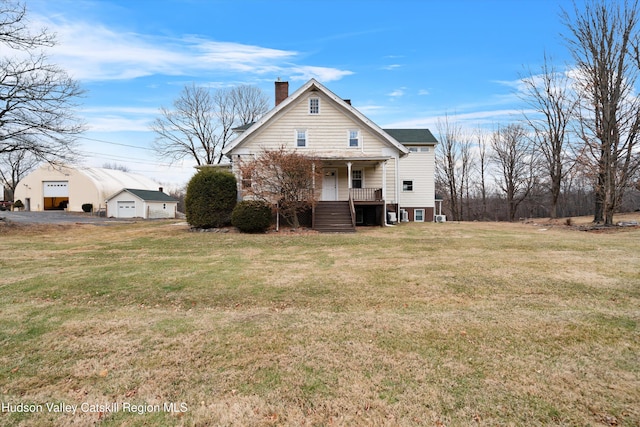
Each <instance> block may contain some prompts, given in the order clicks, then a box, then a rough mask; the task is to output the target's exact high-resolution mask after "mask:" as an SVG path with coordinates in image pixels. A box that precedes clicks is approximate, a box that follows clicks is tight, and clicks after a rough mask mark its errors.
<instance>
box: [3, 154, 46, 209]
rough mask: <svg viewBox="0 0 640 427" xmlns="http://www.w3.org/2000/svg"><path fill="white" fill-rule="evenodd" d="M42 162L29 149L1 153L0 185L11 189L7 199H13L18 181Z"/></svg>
mask: <svg viewBox="0 0 640 427" xmlns="http://www.w3.org/2000/svg"><path fill="white" fill-rule="evenodd" d="M39 162H40V160H39V159H38V158H36V157H35V156H34V155H32V154H31V153H30V152H29V151H27V150H21V151H12V152H9V153H4V154H1V155H0V185H4V187H5V188H7V189H9V190H10V191H11V194H10V196H11V197H6V196H5V197H6V198H7V199H11V200H13V195H14V194H15V192H16V188H17V187H18V182H20V180H21V179H22V178H24V177H25V176H26V175H27V174H28V173H29V172H31V171H32V170H33V169H34V168H35V167H36V166H37V165H38V163H39Z"/></svg>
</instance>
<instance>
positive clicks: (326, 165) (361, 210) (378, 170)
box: [314, 157, 393, 228]
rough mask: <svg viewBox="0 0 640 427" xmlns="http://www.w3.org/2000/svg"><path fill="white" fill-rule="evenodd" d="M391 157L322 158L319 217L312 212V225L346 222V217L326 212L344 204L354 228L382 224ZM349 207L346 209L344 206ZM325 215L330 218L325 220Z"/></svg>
mask: <svg viewBox="0 0 640 427" xmlns="http://www.w3.org/2000/svg"><path fill="white" fill-rule="evenodd" d="M389 160H391V158H390V157H375V158H373V157H366V158H365V157H361V158H339V159H338V158H324V159H322V164H321V166H320V167H321V168H322V173H321V176H322V182H321V183H320V184H321V188H320V189H321V191H320V203H319V207H318V208H317V209H318V216H322V218H316V212H314V228H317V227H316V224H319V223H324V222H329V221H330V220H331V219H332V218H334V219H335V221H336V222H338V221H341V222H346V220H347V218H345V217H344V216H342V218H341V219H340V220H338V215H337V214H336V213H333V212H329V211H328V210H329V206H331V208H332V209H340V208H339V207H340V205H343V206H345V207H344V208H342V209H344V210H345V211H346V210H347V209H348V211H349V214H350V215H349V218H348V219H349V221H350V223H351V225H352V227H353V228H355V227H356V226H360V225H372V226H373V225H379V226H380V225H384V221H385V210H386V208H385V206H386V203H387V194H386V193H387V188H388V187H387V181H388V174H389V173H390V172H391V175H393V173H392V171H390V170H389V169H390V166H389V163H391V164H393V163H392V162H388V161H389ZM316 185H317V184H316ZM347 207H348V208H347ZM324 217H327V218H329V219H326V218H324Z"/></svg>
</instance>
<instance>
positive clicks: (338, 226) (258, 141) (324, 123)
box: [223, 79, 437, 231]
mask: <svg viewBox="0 0 640 427" xmlns="http://www.w3.org/2000/svg"><path fill="white" fill-rule="evenodd" d="M275 100H276V105H275V108H273V109H272V110H271V111H269V112H268V113H267V114H266V115H264V116H263V117H262V118H261V119H260V120H259V121H257V122H255V123H253V124H251V125H248V126H245V127H243V128H240V129H239V130H238V131H239V132H240V135H239V136H238V137H237V138H236V139H235V140H234V141H233V142H232V143H231V144H230V145H228V146H227V147H226V148H225V149H224V150H223V153H224V154H225V155H226V156H227V157H228V158H229V159H230V160H231V163H232V170H233V171H234V173H236V174H238V175H239V174H240V171H239V168H237V167H236V166H237V164H239V162H240V161H241V160H243V159H251V158H254V157H256V156H259V155H260V153H262V152H263V151H264V150H270V149H273V150H277V149H279V148H280V147H283V146H284V147H285V148H287V149H291V150H298V151H300V152H303V153H308V154H309V155H311V156H313V157H314V158H316V159H319V160H320V161H321V164H322V180H321V181H322V182H321V183H317V185H320V186H321V189H319V191H318V193H319V194H320V202H318V203H317V205H316V207H315V209H314V212H313V221H312V222H313V226H314V228H316V229H318V230H320V231H348V229H351V230H354V229H355V225H385V224H389V223H396V222H399V221H433V218H434V203H435V201H434V200H435V186H434V172H435V171H434V166H435V156H434V148H435V145H436V144H437V141H436V139H435V138H434V136H433V135H432V134H431V132H430V131H429V130H428V129H382V128H380V127H379V126H378V125H376V124H375V123H373V122H372V121H371V120H369V119H368V118H367V117H366V116H364V115H363V114H362V113H361V112H359V111H358V110H357V109H355V108H354V107H353V106H352V105H351V102H350V101H349V100H345V99H342V98H340V97H338V96H337V95H336V94H334V93H333V92H331V91H330V90H329V89H327V88H326V87H325V86H323V85H322V84H320V83H319V82H318V81H316V80H315V79H311V80H309V81H308V82H307V83H305V84H304V85H303V86H302V87H300V88H299V89H298V90H296V91H295V92H294V93H293V94H291V95H289V84H288V82H280V81H278V82H276V83H275ZM238 178H239V179H238V182H239V183H240V182H242V177H241V176H238ZM240 187H241V186H240ZM239 193H240V194H241V193H242V188H239ZM340 209H343V210H344V211H347V212H348V214H347V215H348V222H349V223H350V225H349V226H348V227H345V226H344V225H345V224H344V223H345V222H347V221H345V219H344V218H343V217H341V216H340V215H337V214H336V213H335V212H334V213H331V212H332V211H336V210H340Z"/></svg>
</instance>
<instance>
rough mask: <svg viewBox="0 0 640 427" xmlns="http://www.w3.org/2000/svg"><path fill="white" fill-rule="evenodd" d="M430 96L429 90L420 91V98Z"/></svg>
mask: <svg viewBox="0 0 640 427" xmlns="http://www.w3.org/2000/svg"><path fill="white" fill-rule="evenodd" d="M429 94H430V92H429V91H428V90H427V89H420V90H419V91H418V95H420V96H424V95H429Z"/></svg>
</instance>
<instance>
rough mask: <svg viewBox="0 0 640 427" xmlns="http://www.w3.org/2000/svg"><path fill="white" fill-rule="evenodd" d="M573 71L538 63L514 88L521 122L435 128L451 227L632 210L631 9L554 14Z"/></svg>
mask: <svg viewBox="0 0 640 427" xmlns="http://www.w3.org/2000/svg"><path fill="white" fill-rule="evenodd" d="M561 17H562V20H563V24H564V26H565V28H566V34H563V37H564V40H565V42H566V46H567V49H568V50H569V52H570V53H571V57H572V61H573V62H572V63H571V64H569V66H568V67H567V68H566V70H563V71H561V70H559V69H558V68H557V67H556V66H555V65H554V64H553V63H552V61H551V60H550V59H549V58H547V57H546V56H545V57H544V62H543V65H542V66H541V69H540V70H538V71H537V72H531V71H529V72H528V73H527V75H526V76H525V77H523V78H522V79H521V84H522V87H521V90H520V96H521V98H522V100H523V102H524V104H525V105H526V107H527V109H526V112H525V113H523V116H522V119H521V120H520V121H517V122H514V123H509V124H507V125H496V126H495V128H494V129H492V130H491V131H486V130H467V129H463V127H462V126H461V125H460V124H459V123H456V121H455V119H450V118H449V117H445V118H444V119H441V120H439V121H438V125H437V127H438V129H437V131H438V134H439V137H440V145H439V146H438V149H437V156H436V186H437V192H438V193H439V194H440V195H441V197H442V200H443V204H444V208H445V212H444V213H446V214H447V215H449V216H450V217H451V219H453V220H483V219H486V220H489V219H491V220H508V221H513V220H515V219H517V218H521V217H530V216H549V217H551V218H557V217H559V216H575V215H590V214H592V215H593V220H594V222H596V223H603V224H606V225H612V224H613V216H614V213H616V212H619V211H629V210H638V209H640V175H639V173H640V146H639V141H638V130H639V127H640V98H639V97H638V91H637V89H636V84H637V83H638V74H639V72H640V32H639V30H638V19H639V18H640V17H639V9H638V1H637V0H634V1H631V0H624V1H619V2H612V1H604V0H588V1H586V2H585V5H584V9H583V10H580V9H579V8H578V7H577V6H576V5H575V4H574V10H573V14H571V13H569V12H568V11H565V10H563V11H562V13H561Z"/></svg>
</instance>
